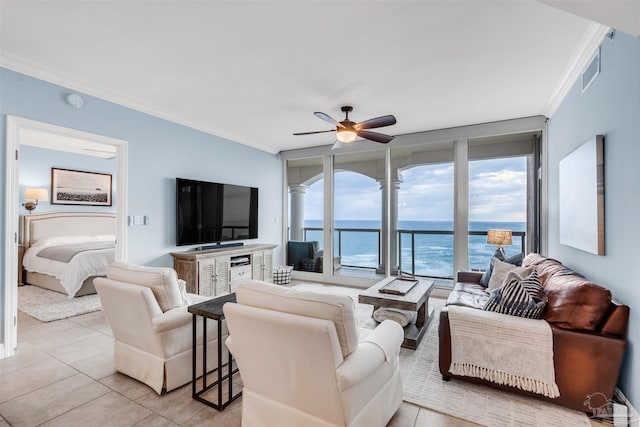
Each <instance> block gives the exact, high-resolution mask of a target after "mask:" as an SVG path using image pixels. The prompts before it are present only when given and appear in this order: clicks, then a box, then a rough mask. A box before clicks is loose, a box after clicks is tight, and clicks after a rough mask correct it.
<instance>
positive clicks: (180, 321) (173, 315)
mask: <svg viewBox="0 0 640 427" xmlns="http://www.w3.org/2000/svg"><path fill="white" fill-rule="evenodd" d="M192 319H193V315H192V314H191V313H189V312H188V311H187V307H186V306H184V307H177V308H173V309H171V310H168V311H165V312H164V313H162V314H161V315H159V316H156V317H154V318H153V319H152V320H151V323H152V325H153V331H154V332H155V333H160V332H165V331H169V330H172V329H176V328H180V327H183V326H186V325H190V324H191V322H192ZM207 329H208V328H207Z"/></svg>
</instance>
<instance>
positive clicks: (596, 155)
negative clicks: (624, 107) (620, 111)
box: [558, 135, 605, 255]
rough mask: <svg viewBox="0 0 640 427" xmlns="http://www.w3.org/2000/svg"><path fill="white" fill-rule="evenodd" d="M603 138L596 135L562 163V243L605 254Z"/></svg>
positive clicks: (560, 169)
mask: <svg viewBox="0 0 640 427" xmlns="http://www.w3.org/2000/svg"><path fill="white" fill-rule="evenodd" d="M604 185H605V182H604V136H602V135H595V136H594V137H592V138H590V139H589V140H588V141H587V142H585V143H583V144H582V145H580V146H579V147H578V148H576V149H575V150H574V151H572V152H571V153H569V154H568V155H567V156H566V157H565V158H564V159H562V160H561V161H560V164H559V187H560V188H559V199H560V200H559V212H558V213H559V224H558V225H559V240H560V244H563V245H566V246H571V247H573V248H576V249H580V250H582V251H585V252H589V253H592V254H595V255H604V254H605V239H604V238H605V232H604V197H605V189H604Z"/></svg>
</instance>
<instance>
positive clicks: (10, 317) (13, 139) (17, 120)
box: [0, 115, 128, 359]
mask: <svg viewBox="0 0 640 427" xmlns="http://www.w3.org/2000/svg"><path fill="white" fill-rule="evenodd" d="M6 126H7V128H6V129H7V130H6V142H7V148H6V160H5V163H6V169H5V171H6V172H5V174H6V175H5V224H4V230H5V239H4V242H5V243H4V253H5V257H4V261H3V264H4V265H3V267H4V268H3V269H4V275H3V276H4V277H3V279H4V284H5V286H4V307H3V313H4V316H3V319H2V321H3V323H2V324H3V339H2V344H0V359H2V358H5V357H9V356H12V355H13V354H14V352H15V348H16V346H17V343H18V320H17V319H18V286H17V283H18V268H17V266H18V230H19V226H20V224H19V221H18V220H19V209H20V195H19V190H20V187H19V162H20V160H19V158H20V156H19V153H20V143H21V141H20V139H21V133H23V132H24V131H26V130H33V131H39V132H46V133H50V134H51V135H52V136H59V137H64V138H71V139H75V140H78V142H77V143H78V144H81V140H82V141H91V142H95V143H99V144H105V145H110V146H112V147H114V148H115V150H116V176H117V179H118V191H117V192H116V197H115V200H116V260H117V261H126V259H127V223H126V213H127V198H128V197H127V193H128V178H127V170H128V142H127V141H124V140H121V139H116V138H111V137H107V136H103V135H96V134H93V133H88V132H83V131H79V130H76V129H71V128H65V127H61V126H56V125H52V124H49V123H44V122H38V121H35V120H29V119H25V118H22V117H17V116H11V115H7V119H6ZM72 143H73V142H72Z"/></svg>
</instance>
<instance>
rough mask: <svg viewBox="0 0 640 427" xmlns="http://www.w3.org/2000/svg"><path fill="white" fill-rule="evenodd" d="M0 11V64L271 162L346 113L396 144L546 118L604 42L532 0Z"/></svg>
mask: <svg viewBox="0 0 640 427" xmlns="http://www.w3.org/2000/svg"><path fill="white" fill-rule="evenodd" d="M0 8H1V11H0V12H1V13H0V16H1V17H0V19H1V20H0V27H1V30H0V31H1V32H0V37H1V39H0V40H1V44H0V48H1V50H0V55H1V56H0V60H1V61H2V62H1V65H2V66H4V67H7V68H10V69H13V70H16V71H20V72H24V73H26V74H29V75H33V76H35V77H39V78H44V79H45V80H48V81H51V82H54V83H58V84H62V85H64V86H67V87H70V88H72V89H73V90H76V91H79V92H84V93H87V94H90V95H94V96H98V97H101V98H104V99H108V100H111V101H113V102H116V103H119V104H122V105H125V106H128V107H132V108H135V109H138V110H141V111H145V112H148V113H150V114H154V115H156V116H160V117H164V118H167V119H169V120H172V121H174V122H177V123H182V124H185V125H188V126H191V127H194V128H196V129H200V130H203V131H205V132H209V133H212V134H215V135H220V136H223V137H226V138H229V139H232V140H235V141H238V142H241V143H243V144H247V145H251V146H254V147H257V148H260V149H262V150H265V151H268V152H272V153H276V152H279V151H281V150H288V149H294V148H302V147H309V146H317V145H325V144H331V143H333V142H334V137H333V135H332V134H320V135H313V136H292V135H291V133H293V132H303V131H313V130H325V129H331V125H330V124H328V123H326V122H323V121H321V120H318V119H317V118H316V117H314V116H313V112H314V111H323V112H325V113H327V114H329V115H331V116H333V117H335V118H336V119H338V120H341V119H342V118H343V116H342V113H341V112H340V106H341V105H345V104H350V105H353V106H354V111H353V113H352V114H351V118H352V119H353V120H354V121H361V120H365V119H369V118H372V117H376V116H380V115H385V114H394V115H395V116H396V118H397V120H398V124H397V125H395V126H392V127H389V128H383V129H379V131H381V132H383V133H389V134H392V135H399V134H405V133H413V132H419V131H425V130H432V129H441V128H447V127H453V126H460V125H466V124H473V123H482V122H489V121H495V120H503V119H510V118H517V117H526V116H533V115H540V114H543V115H544V114H548V113H549V111H550V110H551V109H553V108H554V105H556V104H557V102H558V99H559V96H560V95H561V94H562V91H563V87H564V88H565V89H564V90H566V87H567V79H569V80H570V79H571V76H574V77H575V75H576V70H577V72H580V71H581V70H579V69H577V67H578V66H579V64H578V62H579V59H580V58H581V57H584V56H585V55H588V54H590V53H591V52H585V50H588V49H589V46H591V45H593V43H594V38H597V37H598V35H599V37H602V34H604V31H605V30H604V28H603V27H601V26H600V25H598V24H594V23H593V22H591V21H589V20H587V19H584V18H581V17H578V16H575V15H572V14H569V13H567V12H564V11H561V10H558V9H556V8H554V7H551V6H548V5H546V4H543V3H540V2H536V1H531V0H520V1H481V0H476V1H411V2H401V1H388V2H383V1H376V2H373V1H371V2H370V1H340V2H329V1H317V2H309V1H291V2H275V1H257V2H246V1H243V2H239V1H236V2H206V1H199V2H184V1H180V2H178V1H163V2H152V1H145V2H128V1H106V2H105V1H102V2H94V1H90V2H84V1H55V2H53V1H48V2H28V1H15V2H12V1H2V2H1V3H0ZM597 41H599V40H596V42H597ZM589 43H591V45H590V44H589ZM577 64H578V65H577ZM580 67H581V65H580ZM569 83H571V82H569ZM85 101H86V100H85ZM90 104H91V102H90V100H89V101H86V102H85V106H84V108H91V105H90ZM69 108H71V107H69ZM372 144H374V143H373V142H372Z"/></svg>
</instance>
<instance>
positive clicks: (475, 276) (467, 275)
mask: <svg viewBox="0 0 640 427" xmlns="http://www.w3.org/2000/svg"><path fill="white" fill-rule="evenodd" d="M482 274H483V273H481V272H479V271H458V278H457V279H458V282H461V283H475V284H479V283H480V279H481V278H482Z"/></svg>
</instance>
